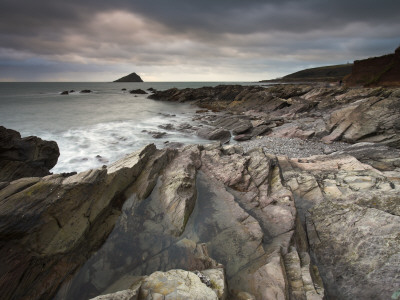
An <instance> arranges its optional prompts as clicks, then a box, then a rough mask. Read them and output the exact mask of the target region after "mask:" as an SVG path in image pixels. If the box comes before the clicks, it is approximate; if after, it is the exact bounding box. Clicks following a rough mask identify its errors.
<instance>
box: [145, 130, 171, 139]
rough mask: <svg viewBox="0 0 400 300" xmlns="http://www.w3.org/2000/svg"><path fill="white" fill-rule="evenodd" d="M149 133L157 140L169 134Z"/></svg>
mask: <svg viewBox="0 0 400 300" xmlns="http://www.w3.org/2000/svg"><path fill="white" fill-rule="evenodd" d="M147 133H148V134H150V135H151V136H152V137H153V138H155V139H161V138H162V137H164V136H165V135H166V134H167V133H166V132H160V131H148V132H147Z"/></svg>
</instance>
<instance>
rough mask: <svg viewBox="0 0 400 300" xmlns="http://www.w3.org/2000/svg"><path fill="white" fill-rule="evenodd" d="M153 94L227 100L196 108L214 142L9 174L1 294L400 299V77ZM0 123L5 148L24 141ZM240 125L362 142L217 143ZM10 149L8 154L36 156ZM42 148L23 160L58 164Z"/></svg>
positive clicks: (1, 205)
mask: <svg viewBox="0 0 400 300" xmlns="http://www.w3.org/2000/svg"><path fill="white" fill-rule="evenodd" d="M154 95H156V96H155V97H156V98H157V99H161V98H163V97H165V99H166V100H171V101H193V102H194V103H196V104H198V105H200V106H202V107H207V108H210V109H214V110H219V111H222V112H218V113H214V112H209V111H206V112H202V113H201V114H199V116H198V117H199V118H200V119H201V120H202V122H203V123H204V124H203V125H204V126H203V129H202V130H203V132H199V134H204V135H207V136H208V138H215V139H216V140H219V141H218V142H214V143H213V144H208V145H189V146H186V147H181V148H179V149H173V148H164V149H161V150H158V149H156V147H155V146H154V145H148V146H146V147H144V148H143V149H141V150H140V151H137V152H135V153H132V154H130V155H128V156H126V157H124V158H122V159H121V160H119V161H117V162H115V163H113V164H111V165H109V166H104V167H103V168H100V169H95V170H88V171H86V172H82V173H79V174H56V175H47V173H46V174H44V175H47V176H44V175H34V174H31V175H25V174H27V173H24V174H23V175H22V177H23V178H19V177H18V178H19V179H17V180H14V178H13V177H12V176H11V177H7V178H5V179H3V182H1V184H0V236H1V239H0V255H1V257H2V263H1V270H2V271H1V272H2V273H1V276H0V292H1V295H2V298H3V299H28V298H29V299H56V300H57V299H65V298H66V299H89V298H94V297H97V298H96V299H139V300H141V299H164V298H165V299H168V298H173V299H180V298H182V299H199V298H200V299H288V300H290V299H299V300H303V299H307V300H310V299H313V300H314V299H315V300H317V299H345V300H346V299H390V298H392V299H396V297H397V298H398V296H397V295H399V294H400V290H399V286H400V278H399V276H398V274H399V270H400V242H399V238H400V235H399V232H400V211H399V203H400V150H399V149H396V148H395V147H399V141H400V139H399V126H398V120H399V119H400V118H399V114H400V109H399V107H398V105H399V101H398V98H399V90H396V89H382V88H370V89H348V88H339V89H338V88H329V87H317V88H315V87H314V88H313V87H310V86H275V87H271V88H268V89H265V88H263V87H240V86H220V87H216V88H202V89H186V90H181V91H179V90H176V89H172V90H167V91H163V92H155V94H154ZM195 99H197V100H195ZM184 127H185V129H182V130H198V129H196V128H195V129H193V128H192V127H191V126H184ZM172 128H174V126H172V127H171V129H172ZM198 131H199V130H198ZM2 132H3V133H2V137H4V138H3V139H2V143H3V144H4V145H14V144H15V143H16V144H19V143H21V139H20V136H19V135H18V133H16V132H14V131H7V130H6V129H3V131H2ZM231 133H232V134H233V135H234V136H235V138H238V137H239V138H240V139H246V138H250V139H251V138H254V137H256V136H258V135H260V134H270V135H277V136H289V137H293V136H296V137H302V138H304V139H308V138H313V139H323V140H324V141H326V142H327V143H328V142H331V141H335V140H342V141H343V140H344V141H347V142H351V143H354V145H351V146H349V147H347V148H346V149H344V150H343V151H340V152H333V153H331V154H329V155H320V156H311V157H305V158H299V157H297V158H289V157H287V156H276V155H272V154H270V153H267V152H266V151H265V150H264V148H253V149H250V150H249V151H244V150H243V148H242V147H241V146H240V144H236V145H222V143H224V142H226V141H227V139H230V137H231ZM22 140H23V139H22ZM40 141H41V140H40ZM221 141H222V142H221ZM42 142H43V141H42ZM13 143H14V144H13ZM39 145H40V143H39ZM393 146H395V147H393ZM7 147H8V148H7ZM7 147H5V146H3V148H4V149H8V150H7V151H5V153H7V155H8V156H7V157H18V158H19V157H20V156H18V155H22V154H23V155H25V156H26V155H27V154H25V152H18V151H17V150H15V149H14V148H15V147H14V146H7ZM28 148H29V147H25V148H24V147H22V149H28ZM10 149H12V150H13V151H14V150H15V152H13V151H11V150H10ZM35 149H36V148H35ZM39 149H40V147H39ZM330 152H332V151H330ZM21 153H22V154H21ZM26 153H30V152H29V151H28V152H26ZM34 153H35V155H36V156H34V159H33V158H30V156H29V155H28V156H29V160H33V161H40V162H41V163H42V164H43V165H46V166H49V165H51V163H49V162H47V160H48V159H49V157H47V155H49V152H46V151H45V152H43V155H39V154H40V153H41V152H40V151H36V150H35V151H34ZM38 153H39V154H38ZM50 153H52V152H50ZM17 154H18V155H17ZM25 156H23V160H24V161H26V157H25ZM50 156H51V154H50ZM51 157H52V156H51ZM49 160H50V161H51V162H53V160H54V159H53V160H52V159H49ZM54 163H55V162H54ZM12 166H14V165H11V166H10V168H9V170H11V169H12V168H11V167H12ZM18 166H19V165H18V164H17V165H15V168H16V169H18ZM14 173H16V172H14V171H12V170H11V173H10V174H14ZM26 176H29V177H26ZM32 176H36V177H32ZM43 176H44V177H43Z"/></svg>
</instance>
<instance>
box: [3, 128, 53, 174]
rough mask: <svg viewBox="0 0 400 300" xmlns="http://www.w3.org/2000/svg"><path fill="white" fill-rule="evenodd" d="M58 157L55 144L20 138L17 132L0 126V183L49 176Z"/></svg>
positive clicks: (36, 139)
mask: <svg viewBox="0 0 400 300" xmlns="http://www.w3.org/2000/svg"><path fill="white" fill-rule="evenodd" d="M59 155H60V151H59V149H58V146H57V143H56V142H53V141H44V140H42V139H41V138H38V137H35V136H29V137H25V138H21V135H20V134H19V132H17V131H14V130H11V129H6V128H5V127H3V126H0V181H12V180H15V179H18V178H22V177H35V176H45V175H49V174H50V171H49V170H50V169H51V168H53V167H54V166H55V164H56V163H57V160H58V157H59Z"/></svg>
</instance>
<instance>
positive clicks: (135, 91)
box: [129, 89, 147, 94]
mask: <svg viewBox="0 0 400 300" xmlns="http://www.w3.org/2000/svg"><path fill="white" fill-rule="evenodd" d="M129 93H130V94H147V92H146V91H143V90H142V89H136V90H130V91H129Z"/></svg>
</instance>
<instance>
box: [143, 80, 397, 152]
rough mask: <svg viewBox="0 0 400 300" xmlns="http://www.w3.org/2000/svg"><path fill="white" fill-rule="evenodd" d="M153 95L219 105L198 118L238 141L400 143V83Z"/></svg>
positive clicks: (208, 89) (237, 88)
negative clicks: (399, 85) (392, 85)
mask: <svg viewBox="0 0 400 300" xmlns="http://www.w3.org/2000/svg"><path fill="white" fill-rule="evenodd" d="M150 98H151V99H156V100H165V101H177V102H188V101H191V102H193V103H195V104H196V105H198V106H200V107H203V108H207V109H211V110H213V111H218V113H210V112H208V111H207V112H205V113H203V115H202V116H201V117H200V116H198V117H197V118H196V119H197V120H199V119H201V120H203V122H204V123H206V124H207V125H211V126H214V127H216V128H218V129H220V130H221V129H225V130H231V131H232V133H233V134H234V136H235V140H237V141H243V140H248V139H251V138H255V137H257V136H260V135H270V136H275V137H285V138H301V139H305V140H306V139H311V138H314V139H318V140H319V139H322V141H324V142H326V143H332V142H333V141H343V142H348V143H358V142H372V143H380V144H385V145H389V146H392V147H396V148H399V147H400V127H399V120H400V99H399V98H400V89H399V88H347V87H324V86H318V85H316V86H307V85H277V86H272V87H268V88H264V87H261V86H237V85H234V86H232V85H231V86H230V85H225V86H217V87H214V88H212V87H203V88H199V89H183V90H178V89H170V90H166V91H158V92H156V93H154V94H153V95H151V96H150Z"/></svg>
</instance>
